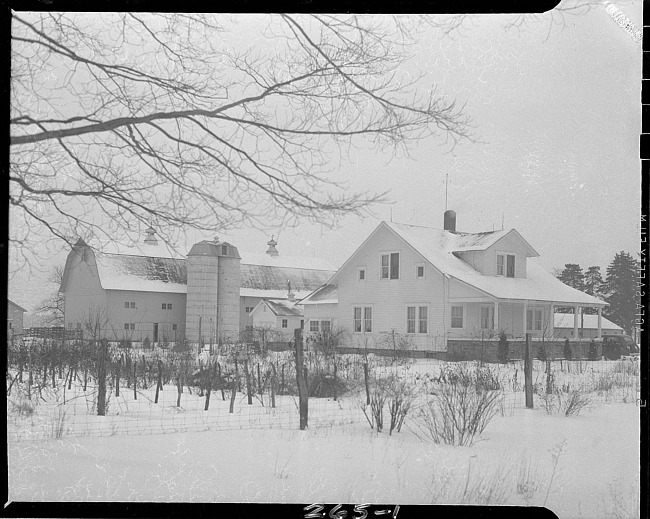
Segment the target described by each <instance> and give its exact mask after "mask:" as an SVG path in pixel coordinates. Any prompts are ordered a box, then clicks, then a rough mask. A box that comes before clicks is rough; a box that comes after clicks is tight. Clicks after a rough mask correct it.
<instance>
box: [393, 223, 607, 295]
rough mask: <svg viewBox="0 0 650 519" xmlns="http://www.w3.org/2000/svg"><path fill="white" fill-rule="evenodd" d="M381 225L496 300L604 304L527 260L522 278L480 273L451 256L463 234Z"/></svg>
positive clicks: (451, 274) (448, 272) (437, 265)
mask: <svg viewBox="0 0 650 519" xmlns="http://www.w3.org/2000/svg"><path fill="white" fill-rule="evenodd" d="M382 224H383V225H386V226H387V227H388V228H389V229H391V230H393V232H395V233H396V234H397V235H398V236H400V237H401V238H402V239H403V240H404V241H406V242H407V243H408V244H410V245H411V246H412V247H413V248H414V249H415V250H416V251H417V252H418V253H419V254H421V255H422V256H423V257H424V258H425V259H426V260H427V261H429V263H431V264H432V265H433V266H434V267H435V268H437V269H438V270H439V271H440V272H442V273H443V274H444V275H446V276H449V277H453V278H456V279H458V280H459V281H462V282H464V283H467V284H468V285H471V286H473V287H475V288H477V289H479V290H481V291H482V292H484V293H486V294H488V295H490V296H492V297H495V298H497V299H511V300H536V301H548V302H557V303H565V304H583V305H593V306H604V305H605V304H606V303H605V302H604V301H601V300H600V299H597V298H595V297H593V296H590V295H588V294H585V293H584V292H580V291H579V290H576V289H574V288H572V287H569V286H567V285H565V284H564V283H562V282H561V281H560V280H558V279H557V278H556V277H555V276H553V275H552V274H551V273H549V272H547V271H546V270H544V269H543V268H542V267H541V266H539V265H536V264H535V263H534V262H533V261H531V260H529V261H528V262H527V269H526V277H525V278H509V277H503V276H486V275H484V274H481V273H480V272H479V271H477V270H476V269H474V268H473V267H472V266H471V265H469V264H468V263H466V262H465V261H463V260H462V259H460V258H459V257H457V256H456V255H454V252H458V250H459V249H458V246H459V244H458V242H459V240H460V241H461V242H464V241H465V240H466V237H465V236H463V234H458V233H452V232H450V231H444V230H440V229H432V228H429V227H419V226H413V225H406V224H397V223H392V222H390V223H388V222H382ZM495 232H501V231H495ZM465 234H467V233H465ZM481 234H484V233H481Z"/></svg>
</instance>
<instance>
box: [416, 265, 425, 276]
mask: <svg viewBox="0 0 650 519" xmlns="http://www.w3.org/2000/svg"><path fill="white" fill-rule="evenodd" d="M415 277H416V278H423V277H424V265H416V266H415Z"/></svg>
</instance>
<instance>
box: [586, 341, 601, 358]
mask: <svg viewBox="0 0 650 519" xmlns="http://www.w3.org/2000/svg"><path fill="white" fill-rule="evenodd" d="M587 355H588V357H589V360H598V346H597V345H596V341H594V340H593V339H592V340H591V342H590V343H589V352H588V354H587Z"/></svg>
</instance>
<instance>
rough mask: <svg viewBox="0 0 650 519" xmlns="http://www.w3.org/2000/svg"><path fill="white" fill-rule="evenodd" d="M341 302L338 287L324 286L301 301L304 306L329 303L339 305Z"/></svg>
mask: <svg viewBox="0 0 650 519" xmlns="http://www.w3.org/2000/svg"><path fill="white" fill-rule="evenodd" d="M338 301H339V290H338V287H337V286H336V285H329V284H326V285H323V286H322V287H319V288H317V289H316V290H314V291H313V292H312V293H311V294H309V295H308V296H307V297H305V298H304V299H302V300H301V301H300V304H303V305H318V304H321V305H322V304H327V303H338Z"/></svg>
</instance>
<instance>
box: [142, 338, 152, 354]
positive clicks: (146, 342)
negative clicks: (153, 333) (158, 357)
mask: <svg viewBox="0 0 650 519" xmlns="http://www.w3.org/2000/svg"><path fill="white" fill-rule="evenodd" d="M142 347H143V348H144V349H145V350H148V349H149V348H151V340H150V339H149V336H148V335H147V336H146V337H145V338H144V341H142Z"/></svg>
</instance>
